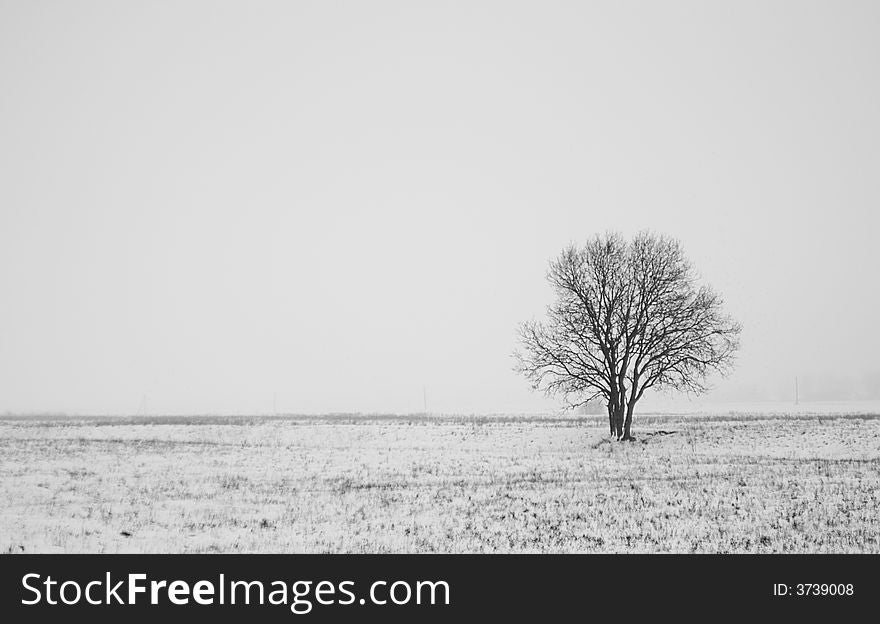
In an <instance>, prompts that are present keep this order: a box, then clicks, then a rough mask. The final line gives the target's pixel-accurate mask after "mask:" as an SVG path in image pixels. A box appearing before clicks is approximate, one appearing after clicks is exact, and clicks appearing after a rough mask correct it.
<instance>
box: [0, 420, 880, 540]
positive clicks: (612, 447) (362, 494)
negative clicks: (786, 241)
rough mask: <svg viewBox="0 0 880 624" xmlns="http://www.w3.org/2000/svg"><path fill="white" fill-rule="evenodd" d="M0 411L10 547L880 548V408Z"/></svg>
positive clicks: (3, 509)
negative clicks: (94, 414)
mask: <svg viewBox="0 0 880 624" xmlns="http://www.w3.org/2000/svg"><path fill="white" fill-rule="evenodd" d="M834 414H835V413H834V412H833V411H826V412H824V413H800V414H798V413H784V412H783V413H781V414H776V415H770V414H766V413H759V412H755V411H751V412H750V411H748V410H743V411H741V412H737V411H732V410H728V411H727V412H725V413H703V414H702V415H688V416H681V415H657V414H654V415H642V416H641V417H640V418H639V419H638V420H637V421H636V427H635V434H636V435H637V436H638V438H639V440H638V441H637V442H635V443H629V444H619V443H612V442H610V441H609V440H607V438H606V437H605V426H604V424H603V422H602V419H601V418H596V417H590V418H586V419H583V418H580V419H574V418H570V417H565V418H562V417H513V416H511V417H494V418H471V417H440V418H425V417H417V416H414V417H395V418H382V417H361V418H350V417H332V418H331V417H325V418H293V419H272V418H253V419H247V418H245V419H238V418H222V417H218V418H210V417H209V418H181V417H176V418H175V417H167V418H162V417H156V418H143V419H137V418H129V419H123V418H119V419H115V418H94V419H51V418H40V419H35V418H30V419H15V418H6V419H2V418H0V501H2V503H3V504H2V506H0V552H55V551H60V552H179V551H185V552H324V551H327V552H385V551H392V552H533V551H538V552H596V551H599V552H624V551H625V552H668V551H672V552H691V551H698V552H790V551H793V552H873V553H877V552H880V514H878V512H877V510H878V509H880V416H878V415H876V413H875V415H870V414H867V413H863V414H861V415H857V416H856V415H849V416H841V415H840V413H839V412H838V413H837V415H834Z"/></svg>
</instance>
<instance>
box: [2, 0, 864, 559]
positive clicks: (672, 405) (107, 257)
mask: <svg viewBox="0 0 880 624" xmlns="http://www.w3.org/2000/svg"><path fill="white" fill-rule="evenodd" d="M878 32H880V4H878V3H874V2H857V1H853V0H845V1H843V2H835V3H830V2H795V1H782V0H769V1H764V2H719V1H713V2H682V1H663V2H648V1H644V2H634V3H620V2H501V1H481V0H478V1H475V2H387V1H376V2H354V1H351V2H337V3H328V2H268V1H257V2H229V1H222V2H217V1H212V2H209V1H193V0H183V1H181V2H173V3H171V2H137V3H135V2H109V1H100V2H99V1H92V0H87V1H83V2H39V3H37V2H0V501H2V505H0V552H8V553H20V552H25V553H29V552H735V553H740V552H744V553H756V552H777V553H779V552H802V553H810V552H852V553H861V552H871V553H876V552H880V519H878V518H880V516H878V514H877V509H878V507H880V364H878V358H877V354H878V352H880V338H878V333H877V331H876V318H877V310H878V306H880V287H878V285H877V283H878V280H877V277H876V276H877V274H878V269H880V261H878V256H877V251H876V247H875V239H876V237H877V232H878V230H880V216H878V214H880V211H878V206H880V115H878V111H880V73H878V72H877V70H876V65H877V61H878V59H880V37H878Z"/></svg>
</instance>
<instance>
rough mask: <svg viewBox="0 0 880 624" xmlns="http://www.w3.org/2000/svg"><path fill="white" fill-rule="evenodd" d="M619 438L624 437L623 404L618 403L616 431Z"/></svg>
mask: <svg viewBox="0 0 880 624" xmlns="http://www.w3.org/2000/svg"><path fill="white" fill-rule="evenodd" d="M613 435H615V436H617V439H618V440H620V439H622V438H623V405H617V406H616V407H615V409H614V433H613Z"/></svg>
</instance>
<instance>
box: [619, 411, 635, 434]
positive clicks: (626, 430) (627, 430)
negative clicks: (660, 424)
mask: <svg viewBox="0 0 880 624" xmlns="http://www.w3.org/2000/svg"><path fill="white" fill-rule="evenodd" d="M634 407H635V404H634V403H630V404H629V405H627V406H626V420H625V421H624V423H623V438H621V439H622V440H635V438H633V437H632V422H633V408H634Z"/></svg>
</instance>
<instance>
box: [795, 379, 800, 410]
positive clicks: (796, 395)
mask: <svg viewBox="0 0 880 624" xmlns="http://www.w3.org/2000/svg"><path fill="white" fill-rule="evenodd" d="M798 403H800V395H799V392H798V378H797V377H795V378H794V404H795V405H797V404H798Z"/></svg>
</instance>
